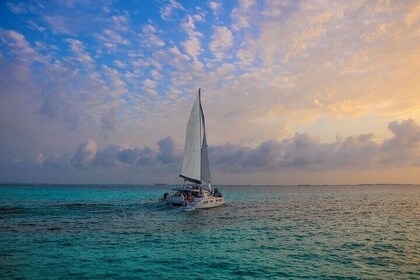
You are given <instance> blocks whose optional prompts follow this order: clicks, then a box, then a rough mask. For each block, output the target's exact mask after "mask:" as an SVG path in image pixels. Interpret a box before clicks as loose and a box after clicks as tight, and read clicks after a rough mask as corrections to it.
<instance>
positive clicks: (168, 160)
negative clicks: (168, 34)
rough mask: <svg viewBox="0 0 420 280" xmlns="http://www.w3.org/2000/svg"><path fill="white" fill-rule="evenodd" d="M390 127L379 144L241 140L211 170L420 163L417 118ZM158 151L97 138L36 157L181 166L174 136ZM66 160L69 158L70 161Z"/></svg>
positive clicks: (354, 139) (302, 137)
mask: <svg viewBox="0 0 420 280" xmlns="http://www.w3.org/2000/svg"><path fill="white" fill-rule="evenodd" d="M388 128H389V129H390V130H391V132H392V133H393V136H392V137H391V138H389V139H386V140H384V141H383V142H382V143H381V144H379V143H376V142H374V141H373V134H360V135H358V136H349V137H346V138H344V139H342V138H337V139H336V141H335V142H331V143H323V142H321V141H320V140H319V139H317V138H314V137H312V136H310V135H309V134H308V133H301V134H299V133H297V134H296V135H295V136H293V137H291V138H287V139H284V140H282V141H277V140H268V141H265V142H263V143H261V144H259V145H258V146H256V147H248V146H242V145H238V144H230V143H227V144H224V145H214V146H210V147H209V161H210V164H211V167H212V169H215V170H217V171H218V172H222V173H244V172H251V173H252V172H268V173H272V172H280V171H284V170H293V171H297V170H300V171H325V170H341V169H352V170H359V169H371V168H374V169H377V168H387V167H395V166H396V167H404V166H420V127H419V126H418V125H417V124H416V123H415V122H414V121H413V120H405V121H401V122H397V121H394V122H391V123H390V124H389V126H388ZM157 146H158V150H157V151H154V150H152V149H151V148H149V147H143V148H124V147H122V146H120V145H115V144H113V145H110V146H108V147H106V148H104V149H101V150H98V145H97V144H96V142H95V141H93V140H88V141H86V142H83V143H81V144H80V145H79V146H78V148H77V151H76V153H75V155H74V156H73V157H72V158H71V159H70V160H69V157H68V156H67V155H64V156H60V155H58V154H54V155H53V156H50V157H46V156H45V155H44V153H41V154H39V155H38V158H37V160H36V162H37V163H38V164H42V165H43V166H44V167H49V168H52V167H53V166H55V167H57V166H61V167H67V166H68V165H69V164H71V165H72V166H74V167H77V168H79V169H84V170H86V169H88V168H94V167H95V166H102V167H115V166H124V165H125V166H156V167H159V168H163V166H166V165H171V166H175V165H179V164H181V161H182V155H181V153H180V152H179V151H178V150H177V149H176V143H175V141H174V138H173V137H170V136H168V137H166V138H163V139H160V140H159V141H158V142H157ZM66 160H69V162H68V164H66Z"/></svg>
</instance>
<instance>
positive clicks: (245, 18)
mask: <svg viewBox="0 0 420 280" xmlns="http://www.w3.org/2000/svg"><path fill="white" fill-rule="evenodd" d="M255 4H256V2H255V0H241V1H239V6H238V7H237V8H234V9H233V10H232V14H231V16H232V18H233V19H234V21H235V23H234V24H233V30H240V29H244V28H248V27H249V26H250V23H249V21H250V18H251V16H252V15H253V14H255V12H253V11H252V10H251V9H252V8H253V6H254V5H255Z"/></svg>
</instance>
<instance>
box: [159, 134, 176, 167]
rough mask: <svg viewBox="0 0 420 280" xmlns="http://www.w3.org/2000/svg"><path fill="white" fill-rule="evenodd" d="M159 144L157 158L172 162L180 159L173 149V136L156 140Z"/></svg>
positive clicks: (163, 161) (164, 161) (165, 162)
mask: <svg viewBox="0 0 420 280" xmlns="http://www.w3.org/2000/svg"><path fill="white" fill-rule="evenodd" d="M157 144H158V146H159V153H158V154H157V159H158V160H159V161H160V162H162V163H164V164H167V163H174V162H178V161H180V159H181V157H180V155H179V154H177V152H176V150H175V140H174V138H172V137H170V136H168V137H166V138H164V139H160V140H159V141H158V142H157Z"/></svg>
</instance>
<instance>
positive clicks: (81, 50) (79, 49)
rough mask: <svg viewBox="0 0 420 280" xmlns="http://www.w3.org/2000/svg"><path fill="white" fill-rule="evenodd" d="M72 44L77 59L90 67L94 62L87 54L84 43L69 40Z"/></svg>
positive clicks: (71, 47)
mask: <svg viewBox="0 0 420 280" xmlns="http://www.w3.org/2000/svg"><path fill="white" fill-rule="evenodd" d="M67 42H69V43H70V49H71V50H72V51H73V53H74V54H75V56H76V59H77V60H78V61H80V62H81V63H82V64H85V65H89V64H90V63H92V62H93V59H92V57H91V56H90V55H89V54H88V53H87V52H86V50H85V47H84V45H83V43H82V42H81V41H79V40H77V39H67Z"/></svg>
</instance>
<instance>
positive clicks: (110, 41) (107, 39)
mask: <svg viewBox="0 0 420 280" xmlns="http://www.w3.org/2000/svg"><path fill="white" fill-rule="evenodd" d="M95 38H96V39H98V40H100V41H102V42H104V43H105V44H104V45H105V47H107V48H110V49H113V48H116V46H117V45H125V46H126V45H128V44H129V43H130V42H129V41H128V40H127V39H126V38H124V37H122V36H121V35H120V34H118V32H116V31H114V30H111V29H104V30H102V33H101V34H95Z"/></svg>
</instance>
